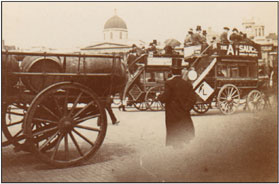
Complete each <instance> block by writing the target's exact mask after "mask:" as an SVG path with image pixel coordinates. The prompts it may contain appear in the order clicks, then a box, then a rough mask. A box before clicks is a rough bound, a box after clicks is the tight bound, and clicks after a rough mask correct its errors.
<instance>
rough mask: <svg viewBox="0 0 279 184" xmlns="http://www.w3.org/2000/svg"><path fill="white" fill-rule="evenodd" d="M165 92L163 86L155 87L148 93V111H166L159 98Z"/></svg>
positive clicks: (146, 96)
mask: <svg viewBox="0 0 279 184" xmlns="http://www.w3.org/2000/svg"><path fill="white" fill-rule="evenodd" d="M163 91H164V87H163V86H154V87H152V88H150V89H149V90H148V91H147V93H146V95H145V102H146V105H147V108H148V109H150V110H152V111H161V110H164V109H165V107H164V104H162V103H161V102H160V101H159V100H158V96H159V95H160V94H162V93H163Z"/></svg>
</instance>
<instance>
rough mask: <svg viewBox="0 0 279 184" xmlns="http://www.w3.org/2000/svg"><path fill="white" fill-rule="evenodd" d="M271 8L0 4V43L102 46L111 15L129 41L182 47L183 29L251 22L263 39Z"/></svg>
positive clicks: (272, 22)
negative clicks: (123, 27)
mask: <svg viewBox="0 0 279 184" xmlns="http://www.w3.org/2000/svg"><path fill="white" fill-rule="evenodd" d="M277 5H278V4H277V3H276V2H2V39H4V40H5V44H7V45H16V46H19V47H21V48H28V47H31V46H45V47H51V48H73V47H84V46H88V45H92V43H94V42H96V41H102V39H103V28H104V24H105V22H106V21H107V20H108V19H109V18H110V17H112V16H114V14H115V11H114V10H115V9H117V15H118V16H120V17H121V18H122V19H123V20H124V21H125V22H126V24H127V27H128V34H129V38H130V39H140V40H144V41H148V42H151V41H152V40H154V39H157V40H159V41H160V40H161V41H163V40H166V39H168V38H176V39H178V40H180V41H182V40H183V39H184V37H185V35H186V33H187V30H188V29H189V28H193V29H195V28H196V26H197V25H201V26H202V29H207V28H208V27H212V29H213V30H214V31H217V32H221V31H222V28H223V27H224V26H228V27H230V28H233V27H236V28H238V29H240V30H241V23H242V21H243V19H244V18H252V17H255V18H256V20H258V22H259V23H261V24H263V25H265V33H266V34H268V33H271V32H275V33H276V32H277V22H278V20H277Z"/></svg>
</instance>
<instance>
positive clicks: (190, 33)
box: [184, 28, 194, 46]
mask: <svg viewBox="0 0 279 184" xmlns="http://www.w3.org/2000/svg"><path fill="white" fill-rule="evenodd" d="M193 34H194V33H193V29H192V28H190V29H189V31H188V34H187V35H186V37H185V39H184V46H190V45H192V43H193Z"/></svg>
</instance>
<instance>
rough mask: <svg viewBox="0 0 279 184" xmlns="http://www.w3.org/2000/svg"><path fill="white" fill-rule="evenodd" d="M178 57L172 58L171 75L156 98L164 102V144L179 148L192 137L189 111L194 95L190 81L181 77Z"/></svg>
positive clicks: (192, 128) (191, 122)
mask: <svg viewBox="0 0 279 184" xmlns="http://www.w3.org/2000/svg"><path fill="white" fill-rule="evenodd" d="M181 62H182V60H180V59H173V65H172V67H171V71H172V77H170V78H169V79H168V80H167V81H166V82H165V91H164V93H163V94H161V95H159V97H158V99H159V100H160V101H161V102H162V103H165V107H166V108H165V121H166V145H167V146H173V147H174V148H181V147H182V146H183V145H184V144H185V143H189V141H190V140H191V139H193V138H194V135H195V130H194V125H193V121H192V119H191V115H190V111H191V109H192V107H193V105H194V104H195V103H196V95H195V92H194V90H193V86H192V84H191V82H190V81H186V80H183V79H182V76H181V69H182V68H181Z"/></svg>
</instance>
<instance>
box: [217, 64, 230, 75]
mask: <svg viewBox="0 0 279 184" xmlns="http://www.w3.org/2000/svg"><path fill="white" fill-rule="evenodd" d="M217 76H218V77H228V70H227V66H225V65H219V66H218V67H217Z"/></svg>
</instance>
